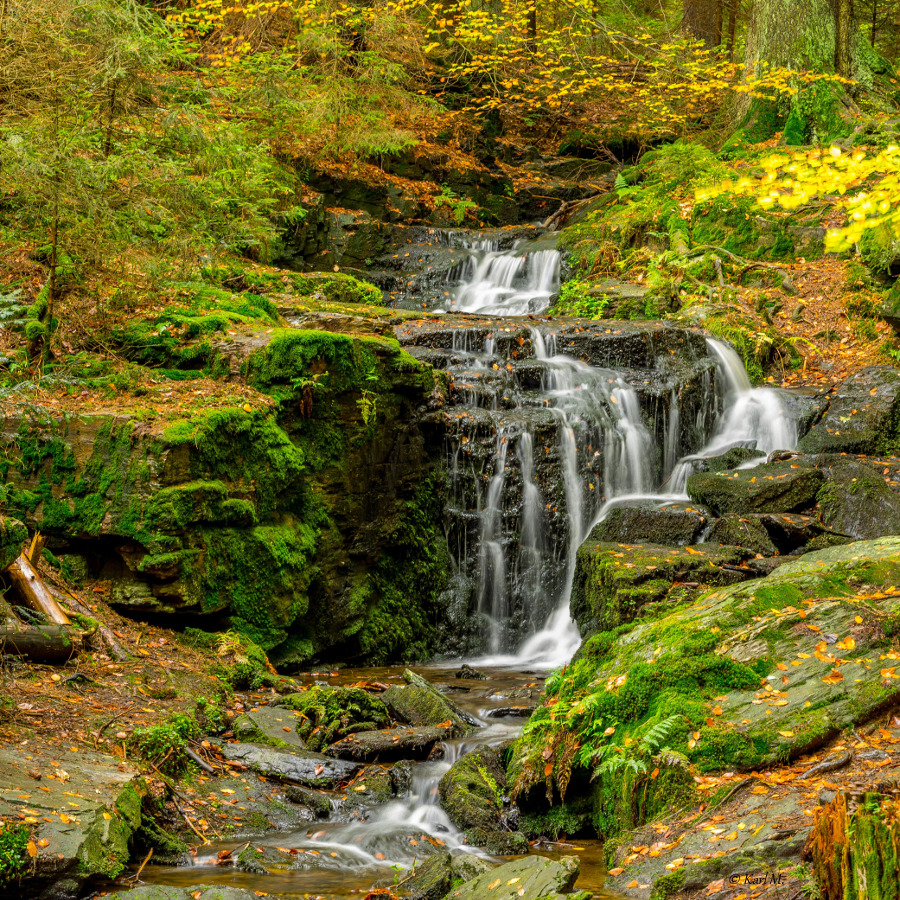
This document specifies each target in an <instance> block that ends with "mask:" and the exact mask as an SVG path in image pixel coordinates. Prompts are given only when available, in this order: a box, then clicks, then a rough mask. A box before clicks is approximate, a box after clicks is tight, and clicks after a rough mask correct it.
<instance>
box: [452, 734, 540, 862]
mask: <svg viewBox="0 0 900 900" xmlns="http://www.w3.org/2000/svg"><path fill="white" fill-rule="evenodd" d="M438 790H439V792H440V798H441V806H442V807H443V808H444V811H445V812H446V813H447V815H448V817H449V818H450V821H451V822H452V823H453V824H454V825H455V826H456V827H457V828H459V829H460V830H461V831H463V832H465V835H466V839H467V840H468V842H469V843H470V844H474V845H475V846H478V847H484V848H485V849H487V850H488V851H489V852H491V853H499V854H510V853H527V852H528V841H527V840H526V839H525V837H524V835H522V834H519V833H518V832H516V831H512V830H509V829H508V828H507V827H506V820H507V815H508V813H509V810H510V806H509V798H508V797H507V796H506V771H505V770H504V767H503V763H502V761H501V759H500V755H499V754H498V753H497V751H496V750H494V749H493V748H492V747H483V748H481V749H480V750H476V751H474V752H473V753H467V754H466V755H465V756H463V757H460V759H458V760H456V762H455V763H453V765H452V766H451V767H450V770H449V771H448V772H446V773H445V774H444V776H443V777H442V778H441V780H440V783H439V785H438Z"/></svg>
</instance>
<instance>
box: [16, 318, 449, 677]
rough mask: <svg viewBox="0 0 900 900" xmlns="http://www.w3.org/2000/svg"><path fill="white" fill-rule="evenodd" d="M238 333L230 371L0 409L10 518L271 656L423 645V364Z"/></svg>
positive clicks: (431, 614) (436, 567)
mask: <svg viewBox="0 0 900 900" xmlns="http://www.w3.org/2000/svg"><path fill="white" fill-rule="evenodd" d="M360 321H364V320H363V319H360ZM234 328H235V329H236V330H235V332H234V333H233V334H232V335H231V337H230V339H229V341H226V342H223V345H222V346H221V347H220V348H219V349H220V352H221V353H223V354H224V358H227V359H228V361H229V365H228V366H218V368H219V369H221V370H222V372H231V377H228V378H223V379H219V378H214V379H210V378H208V377H207V378H204V377H202V375H203V373H201V372H197V373H184V375H185V377H181V378H178V379H171V380H164V379H161V378H160V377H159V376H158V375H156V376H155V377H154V374H155V372H156V371H157V370H152V371H151V370H144V375H143V376H141V377H140V378H139V379H138V385H137V388H135V389H132V390H127V391H119V392H115V391H114V390H113V391H110V390H109V389H106V390H101V389H97V388H96V386H95V385H91V384H86V385H84V386H83V387H84V390H81V388H82V385H79V389H78V392H77V393H76V395H75V396H74V397H73V396H71V393H70V395H69V396H65V397H64V399H63V400H62V402H61V401H60V400H55V401H47V402H44V403H40V404H29V405H24V404H23V405H21V406H19V407H18V408H16V409H15V411H14V412H11V413H8V414H7V415H6V416H5V418H4V419H3V420H2V424H0V474H2V478H3V482H4V484H6V486H7V487H6V491H5V493H6V497H5V500H6V504H5V505H6V508H7V509H8V510H9V511H10V512H11V513H12V514H13V515H15V516H17V517H19V518H21V519H22V520H23V521H25V522H26V523H27V524H28V525H29V526H31V527H34V528H39V529H40V530H41V531H42V532H43V533H44V534H46V535H47V536H48V538H49V539H50V547H51V549H52V551H53V553H54V554H55V555H56V556H58V557H59V558H60V559H61V560H62V564H63V565H64V566H68V567H69V570H70V571H72V572H76V571H84V570H85V567H86V568H87V570H88V571H89V572H90V573H91V574H93V575H98V576H102V577H106V578H110V579H111V580H113V582H114V591H113V597H112V602H113V604H114V605H117V606H119V607H120V608H123V609H127V610H131V611H134V612H135V613H138V614H146V613H154V614H157V613H163V614H173V615H175V616H178V617H179V618H178V620H177V621H179V622H181V623H182V624H192V625H199V626H200V627H204V628H206V629H208V630H209V629H213V628H215V627H222V626H228V627H232V628H235V629H237V630H239V631H241V632H243V633H245V634H247V635H248V636H250V637H251V638H252V639H253V640H254V641H256V642H257V643H258V644H260V645H261V646H262V647H264V648H265V649H266V650H267V651H269V653H270V656H271V658H272V659H273V661H275V662H276V663H284V664H290V663H300V662H302V661H304V660H309V659H312V658H315V657H316V656H319V655H321V654H323V653H325V652H326V651H327V652H328V653H329V654H332V655H334V654H337V653H340V655H342V656H343V657H344V658H346V659H353V658H364V659H365V660H367V661H368V662H371V663H377V662H385V661H387V660H394V659H401V658H406V659H409V658H414V657H417V656H423V655H425V654H427V653H428V652H429V651H430V649H431V647H432V642H433V640H434V633H435V624H436V623H437V622H438V621H439V620H440V618H441V617H440V615H439V610H438V608H437V602H438V596H439V593H440V591H441V589H442V587H443V579H444V577H445V574H444V573H445V571H446V567H445V565H444V553H445V550H444V549H443V546H444V545H443V540H442V532H441V528H440V513H441V479H440V476H439V474H438V471H437V469H436V462H437V460H439V458H440V455H441V454H440V451H439V447H440V444H439V440H440V438H439V436H437V435H436V434H433V433H432V432H431V431H430V430H429V426H428V416H429V414H430V411H431V410H432V409H434V408H435V407H436V406H438V407H439V406H440V404H441V402H442V395H441V393H440V391H439V390H438V386H437V384H436V381H435V377H434V374H433V372H432V370H431V368H430V366H428V365H427V364H425V363H422V362H419V361H417V360H415V359H414V358H413V357H411V356H410V355H409V354H407V353H406V352H405V351H403V350H402V349H401V348H400V346H399V344H398V343H397V341H396V340H394V339H393V338H392V337H383V336H380V335H375V334H369V335H360V334H336V333H331V332H325V331H318V330H302V329H290V328H270V329H267V330H265V331H261V330H259V329H258V328H257V327H255V326H252V325H250V326H247V327H245V328H243V329H242V327H241V325H240V324H235V325H234ZM191 374H193V375H195V377H190V375H191ZM211 374H215V373H211ZM219 374H222V373H219Z"/></svg>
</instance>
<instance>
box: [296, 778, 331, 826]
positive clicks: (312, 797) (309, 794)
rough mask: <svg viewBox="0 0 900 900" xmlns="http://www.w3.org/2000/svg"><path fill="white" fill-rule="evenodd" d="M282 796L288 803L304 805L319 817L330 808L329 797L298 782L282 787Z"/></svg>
mask: <svg viewBox="0 0 900 900" xmlns="http://www.w3.org/2000/svg"><path fill="white" fill-rule="evenodd" d="M284 797H285V799H286V800H288V801H289V802H290V803H296V804H297V805H298V806H305V807H306V808H307V809H309V810H311V811H312V812H313V813H315V815H316V816H318V817H319V818H320V819H321V818H324V817H325V816H327V815H328V814H329V813H330V812H331V809H332V806H331V799H330V798H329V797H328V796H327V795H326V794H322V793H320V792H319V791H314V790H312V789H310V788H306V787H303V786H302V785H298V784H289V785H287V786H286V787H285V789H284Z"/></svg>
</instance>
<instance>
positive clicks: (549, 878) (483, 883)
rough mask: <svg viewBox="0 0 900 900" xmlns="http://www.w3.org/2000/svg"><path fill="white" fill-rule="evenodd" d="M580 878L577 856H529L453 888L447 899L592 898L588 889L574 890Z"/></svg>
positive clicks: (585, 899) (534, 899)
mask: <svg viewBox="0 0 900 900" xmlns="http://www.w3.org/2000/svg"><path fill="white" fill-rule="evenodd" d="M577 878H578V860H577V858H576V857H574V856H564V857H563V858H562V859H561V860H560V861H559V862H556V861H555V860H552V859H547V858H546V857H543V856H528V857H526V858H525V859H517V860H514V861H513V862H508V863H504V865H502V866H497V867H496V868H494V869H490V870H488V871H487V872H485V873H483V874H482V875H479V876H477V877H476V878H473V879H472V880H471V881H468V882H466V883H465V884H464V885H462V886H461V887H458V888H456V889H455V890H453V891H451V892H450V894H449V895H448V897H447V900H484V898H485V897H490V898H491V900H560V898H563V897H565V898H568V900H590V897H591V895H590V894H589V893H588V892H587V891H573V886H574V884H575V881H576V879H577ZM492 885H493V887H492Z"/></svg>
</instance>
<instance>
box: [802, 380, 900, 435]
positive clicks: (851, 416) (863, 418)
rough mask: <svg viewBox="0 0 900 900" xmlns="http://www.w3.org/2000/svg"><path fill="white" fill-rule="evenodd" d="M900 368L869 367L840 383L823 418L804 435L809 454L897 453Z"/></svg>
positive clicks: (831, 396)
mask: <svg viewBox="0 0 900 900" xmlns="http://www.w3.org/2000/svg"><path fill="white" fill-rule="evenodd" d="M898 404H900V370H898V369H896V368H895V367H894V366H869V367H868V368H866V369H863V370H862V371H861V372H857V373H856V374H855V375H852V376H850V378H848V379H847V380H846V381H844V382H842V383H841V384H840V385H838V387H837V389H836V390H835V391H834V393H833V394H831V395H830V397H829V403H828V409H827V411H826V412H825V414H824V415H823V416H822V418H821V419H820V420H819V421H818V422H817V423H816V424H815V425H814V426H813V427H812V428H811V429H810V430H809V432H808V433H807V434H806V435H804V437H802V438H801V439H800V441H799V443H798V445H797V446H798V449H800V450H802V451H804V452H805V453H826V452H832V453H895V452H897V450H898V449H900V436H898Z"/></svg>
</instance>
